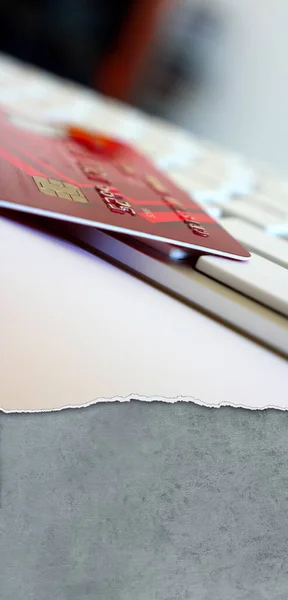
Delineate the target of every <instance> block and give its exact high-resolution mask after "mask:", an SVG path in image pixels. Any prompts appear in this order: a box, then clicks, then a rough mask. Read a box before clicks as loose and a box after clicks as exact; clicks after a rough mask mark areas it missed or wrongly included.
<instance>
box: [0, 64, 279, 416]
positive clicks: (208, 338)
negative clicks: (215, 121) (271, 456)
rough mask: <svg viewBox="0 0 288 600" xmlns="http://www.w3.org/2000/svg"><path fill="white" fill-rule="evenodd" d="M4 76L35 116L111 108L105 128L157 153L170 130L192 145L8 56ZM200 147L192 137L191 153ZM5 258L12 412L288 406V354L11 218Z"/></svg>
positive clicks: (6, 406)
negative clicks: (117, 404) (133, 402)
mask: <svg viewBox="0 0 288 600" xmlns="http://www.w3.org/2000/svg"><path fill="white" fill-rule="evenodd" d="M0 83H1V87H2V88H3V90H4V91H3V92H2V91H1V93H0V102H2V103H3V104H6V106H10V108H11V109H12V108H13V109H15V108H17V105H18V104H20V102H21V98H22V102H21V108H22V109H23V103H24V99H25V98H26V102H27V111H29V112H30V113H31V114H32V113H33V112H34V114H35V112H37V111H38V113H37V114H39V116H40V115H42V116H44V117H45V118H52V117H53V114H54V118H55V119H58V120H60V119H61V118H64V115H65V120H66V121H67V119H68V120H74V121H76V122H79V123H82V124H83V125H85V123H86V124H88V121H89V120H90V122H91V118H92V119H93V123H95V126H96V127H97V121H98V122H100V123H102V124H103V122H104V123H106V121H105V118H104V117H105V114H107V117H108V113H109V119H108V121H107V124H108V125H107V127H108V126H109V127H110V128H111V127H112V124H113V123H114V125H113V127H114V131H115V127H116V125H115V124H118V125H117V127H118V129H117V127H116V129H117V132H119V131H120V133H121V130H122V132H126V134H125V135H126V137H130V139H133V138H136V137H137V139H140V138H141V140H143V146H145V145H146V146H147V145H149V144H151V139H149V136H150V138H151V136H153V137H154V139H155V146H154V145H153V143H152V148H153V147H155V148H156V147H158V148H159V153H160V150H161V148H160V147H162V148H163V136H164V137H165V140H166V139H167V140H168V139H170V141H171V148H172V147H173V144H174V145H175V143H176V142H177V143H179V140H183V135H182V133H181V132H179V131H176V130H175V135H174V139H173V128H172V127H171V126H167V127H166V126H165V125H161V123H159V122H157V121H156V120H155V121H152V120H151V119H148V117H144V116H142V115H139V114H138V113H137V112H135V111H132V110H130V109H128V108H127V107H123V108H122V107H121V106H120V105H119V104H117V103H113V102H112V101H109V102H107V103H105V102H104V100H103V99H102V98H101V97H99V96H98V95H96V94H95V95H94V94H93V93H92V92H87V91H86V90H81V89H80V88H77V87H76V86H72V85H71V86H68V85H65V84H63V82H61V81H60V82H58V81H57V80H56V79H53V78H51V77H48V76H44V75H42V74H41V73H39V72H37V71H35V70H33V69H26V68H25V69H24V68H23V66H22V65H19V64H17V63H14V62H13V61H11V60H10V59H7V58H5V57H2V58H1V60H0ZM52 90H53V94H52ZM65 103H66V104H65ZM24 104H25V103H24ZM65 107H66V108H65ZM69 107H70V108H69ZM53 111H54V113H53ZM103 115H104V117H103ZM103 118H104V121H103ZM113 118H114V121H113ZM124 125H125V127H124ZM129 128H130V129H129ZM102 129H103V126H102ZM106 129H107V128H106ZM127 132H128V133H127ZM129 132H130V133H129ZM165 132H166V133H167V135H166V136H165ZM140 133H141V135H140ZM161 136H162V137H161ZM174 140H176V142H175V141H174ZM189 140H190V138H189V137H188V135H187V136H185V143H187V147H189ZM140 146H141V144H140ZM164 146H165V147H166V150H167V143H166V145H165V143H164ZM201 147H203V148H204V147H205V148H206V149H207V146H206V145H205V144H204V143H203V145H202V146H201V143H200V142H199V141H198V140H195V139H194V138H193V139H192V138H191V141H190V160H192V158H191V157H192V155H193V152H194V155H195V154H197V152H198V151H201ZM195 149H196V151H195ZM172 150H173V148H172ZM172 150H171V152H172ZM213 152H214V156H215V161H217V160H218V157H219V156H222V155H223V154H220V153H219V154H218V153H217V150H213V149H210V148H209V156H210V161H211V160H212V161H213ZM188 154H189V152H188ZM211 156H212V159H211ZM0 256H1V260H0V281H1V292H0V308H1V310H0V331H1V337H0V357H1V378H0V382H1V383H0V390H1V408H2V409H3V410H4V411H7V412H9V411H22V410H32V411H33V410H37V411H41V410H51V409H59V408H63V407H68V406H82V405H86V404H89V403H91V402H94V401H97V400H98V401H100V400H113V399H119V400H123V399H129V398H139V399H143V400H149V401H152V400H157V399H162V400H167V401H175V399H179V400H181V399H183V400H193V401H195V402H198V403H201V404H205V405H207V406H220V405H227V404H231V405H232V406H243V407H247V408H252V409H256V408H267V407H275V408H281V409H285V408H287V406H288V398H287V363H286V361H285V360H284V359H282V358H280V357H278V356H276V355H275V354H273V353H272V352H269V351H268V350H266V349H264V348H262V347H260V346H258V345H257V344H256V343H253V342H251V341H249V340H247V339H246V338H245V337H242V336H241V335H239V334H237V333H235V332H234V331H231V330H230V329H228V328H226V327H224V326H222V325H220V324H219V323H217V322H215V321H213V320H212V319H210V318H208V317H206V316H204V315H202V314H200V313H198V312H197V311H196V310H193V309H191V308H189V307H187V306H185V305H184V304H182V303H181V302H179V301H177V300H175V299H173V298H171V297H169V296H168V295H166V294H165V293H163V292H161V291H158V290H156V289H154V288H153V287H152V286H150V285H148V284H146V283H144V282H142V281H140V280H138V279H137V278H135V277H133V276H132V275H129V274H127V273H125V272H124V271H121V270H120V269H118V268H116V267H115V266H112V265H110V264H109V263H106V262H105V261H103V260H102V259H100V258H97V257H95V256H94V255H90V254H89V253H87V252H85V251H83V250H81V249H79V248H76V247H75V246H73V245H71V244H69V243H68V242H64V241H58V240H57V241H56V240H55V239H53V238H51V237H50V236H48V235H45V234H43V233H40V232H37V231H33V230H32V229H29V228H28V227H24V226H21V225H19V224H16V223H14V222H12V221H10V220H8V219H6V218H4V217H3V218H1V219H0Z"/></svg>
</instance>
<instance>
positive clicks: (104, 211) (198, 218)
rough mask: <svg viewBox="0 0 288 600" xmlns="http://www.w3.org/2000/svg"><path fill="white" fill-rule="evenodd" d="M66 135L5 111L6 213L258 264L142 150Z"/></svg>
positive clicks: (1, 189) (2, 185) (1, 129)
mask: <svg viewBox="0 0 288 600" xmlns="http://www.w3.org/2000/svg"><path fill="white" fill-rule="evenodd" d="M63 131H64V130H63ZM63 131H61V130H60V129H59V130H58V131H57V129H56V130H55V129H52V128H51V130H50V129H49V128H48V127H47V126H46V125H45V124H43V125H42V126H41V124H36V123H32V122H26V121H25V120H23V119H20V118H19V117H16V116H15V115H14V116H13V115H7V114H6V113H5V112H4V111H1V112H0V207H3V208H10V209H15V210H20V211H24V212H26V213H32V214H36V215H42V216H45V217H52V218H55V219H60V220H64V221H70V222H74V223H80V224H82V225H89V226H92V227H97V228H99V229H105V230H108V231H110V232H115V233H118V234H119V233H123V234H126V235H131V236H133V237H135V236H136V237H139V238H144V239H143V241H145V239H146V240H147V241H149V240H151V241H154V242H155V241H157V242H164V243H165V242H166V243H168V244H171V245H172V246H177V247H181V248H185V249H188V250H193V251H194V252H195V251H197V252H199V253H203V252H208V253H210V254H216V255H221V256H227V257H230V258H235V259H238V260H247V259H248V258H250V254H249V252H248V251H247V250H245V249H244V248H243V247H242V246H241V245H240V244H239V243H238V242H237V241H236V240H234V238H233V237H231V236H230V235H229V234H228V233H227V232H226V231H225V230H224V229H223V228H222V227H221V226H220V225H219V224H218V223H217V221H215V220H214V219H213V218H212V217H211V216H209V215H207V214H206V213H205V212H204V211H203V209H202V208H201V207H200V206H199V205H198V204H197V203H196V202H194V201H193V200H191V198H190V196H189V195H188V194H187V193H186V192H184V191H183V190H181V189H180V188H179V187H178V186H177V185H175V183H174V182H172V181H170V179H169V178H168V177H167V176H166V175H164V174H163V173H161V172H160V171H159V170H158V169H156V168H155V166H154V165H153V163H152V162H151V161H150V160H149V159H148V158H147V157H145V156H143V155H142V154H141V153H139V152H138V151H136V150H135V149H134V148H132V147H130V146H128V145H126V144H124V143H122V142H120V141H118V140H113V139H110V138H107V137H105V136H102V135H101V134H99V135H97V134H90V133H89V132H87V133H86V132H85V131H82V130H81V129H75V128H71V129H69V128H68V129H67V130H66V131H65V134H63Z"/></svg>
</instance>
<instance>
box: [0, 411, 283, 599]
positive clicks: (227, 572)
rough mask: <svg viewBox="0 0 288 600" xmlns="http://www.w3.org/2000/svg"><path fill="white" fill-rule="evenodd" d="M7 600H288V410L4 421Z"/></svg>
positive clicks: (1, 563)
mask: <svg viewBox="0 0 288 600" xmlns="http://www.w3.org/2000/svg"><path fill="white" fill-rule="evenodd" d="M0 425H1V510H0V515H1V542H0V569H1V592H0V598H1V600H176V599H179V600H287V598H288V560H287V552H288V510H287V509H288V502H287V497H288V469H287V466H288V465H287V462H288V461H287V450H288V436H287V425H288V414H287V413H283V412H276V411H264V412H250V411H244V410H240V409H231V408H227V407H226V408H221V409H218V410H215V409H207V408H202V407H199V406H196V405H193V404H182V403H181V404H176V405H165V404H161V403H159V404H158V403H152V404H148V403H147V404H146V403H138V402H132V403H131V404H118V403H115V404H107V405H96V406H93V407H90V408H86V409H81V410H69V411H63V412H61V413H50V414H49V413H48V414H42V415H37V414H34V415H33V414H32V415H29V414H27V415H25V414H22V415H4V414H2V415H0Z"/></svg>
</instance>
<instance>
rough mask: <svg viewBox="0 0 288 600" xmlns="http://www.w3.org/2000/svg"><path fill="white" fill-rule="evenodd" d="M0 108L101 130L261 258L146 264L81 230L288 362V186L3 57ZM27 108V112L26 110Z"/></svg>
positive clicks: (119, 259) (124, 247)
mask: <svg viewBox="0 0 288 600" xmlns="http://www.w3.org/2000/svg"><path fill="white" fill-rule="evenodd" d="M0 63H1V64H0V66H1V71H0V79H1V83H2V88H1V90H0V103H1V102H2V103H3V104H4V105H6V106H7V107H8V108H9V107H11V109H12V110H13V111H14V110H15V109H19V110H20V111H25V112H27V114H30V115H31V114H33V116H35V115H36V116H37V117H39V118H43V119H44V120H46V121H50V122H59V121H60V122H61V121H63V120H64V121H65V122H67V121H70V122H76V123H78V124H81V125H83V126H89V127H92V128H95V129H101V130H102V131H104V132H105V133H108V134H109V133H110V134H113V135H118V136H120V137H123V138H124V139H126V140H128V141H130V142H132V143H134V144H135V145H136V146H138V148H139V149H140V150H142V151H144V152H146V153H147V154H148V155H149V156H150V157H151V158H152V159H153V160H154V161H155V162H156V164H157V165H158V167H159V168H161V169H163V170H164V171H165V172H167V174H169V176H170V177H171V178H172V179H174V180H175V182H176V183H177V184H178V185H179V186H180V187H183V188H184V189H185V190H186V191H187V192H188V193H189V194H190V195H191V197H194V198H196V200H197V201H198V202H199V203H201V204H203V205H204V206H205V210H206V211H207V212H209V213H211V214H212V215H213V216H214V217H215V218H217V219H220V221H221V224H222V225H223V227H226V228H227V229H228V231H229V232H230V233H231V234H232V235H233V236H234V237H235V238H237V239H238V240H239V242H241V243H242V244H243V245H244V246H246V247H247V248H248V249H249V250H250V251H251V252H252V258H251V260H250V261H249V263H245V264H239V263H238V262H237V263H236V262H235V263H234V262H232V261H229V260H225V259H221V258H217V257H201V258H200V259H199V260H198V261H197V262H196V263H195V264H194V266H193V268H192V267H187V266H185V265H181V264H180V263H178V264H176V263H170V264H166V265H163V262H162V261H161V260H158V259H157V258H156V257H155V256H154V257H149V260H148V259H147V260H146V259H145V260H144V259H143V253H141V251H140V250H137V249H134V251H133V252H127V245H126V244H125V242H124V241H121V240H119V239H118V240H117V239H115V238H112V237H111V236H109V235H107V234H105V233H103V232H97V231H96V230H88V229H87V228H86V230H85V231H84V229H81V228H79V229H78V231H77V233H75V232H74V234H75V235H76V237H78V239H79V240H82V241H84V242H86V243H87V242H88V243H89V244H90V245H92V246H94V248H96V249H97V250H99V251H101V252H102V253H104V254H105V255H106V256H108V257H110V258H112V259H113V260H116V261H117V262H118V263H120V264H122V265H125V266H127V267H129V268H130V269H132V270H133V271H134V272H136V273H138V274H141V275H143V276H144V277H145V278H147V279H148V280H150V281H152V282H154V283H155V284H157V285H158V286H161V287H162V288H164V289H166V290H167V291H169V292H172V293H173V294H175V295H177V297H179V298H181V299H182V300H185V301H186V302H189V303H191V304H192V305H193V306H197V307H198V308H200V309H202V310H204V311H206V312H208V313H209V314H212V315H213V316H214V317H216V318H218V319H221V321H223V322H225V323H226V324H229V326H232V327H236V328H237V329H239V330H240V331H241V332H242V333H245V334H246V335H250V336H252V337H253V338H255V339H257V340H258V341H259V342H261V343H264V344H266V345H268V346H269V347H270V348H272V349H274V350H277V351H279V352H281V353H282V354H285V355H288V319H287V316H288V268H287V267H288V183H285V182H283V181H281V179H280V178H278V177H277V176H276V175H274V174H273V173H270V172H267V170H264V169H262V170H261V169H260V168H255V167H253V166H252V167H251V165H250V164H247V163H246V161H245V159H243V158H241V157H238V156H235V155H233V154H230V153H229V152H225V151H221V150H220V149H219V148H217V147H214V146H213V145H211V144H210V143H207V142H205V141H203V140H199V139H198V138H194V137H193V136H191V135H190V134H186V133H184V132H182V131H180V130H178V129H176V128H175V127H173V126H171V125H169V124H167V123H163V122H161V121H159V120H158V119H153V118H151V117H148V116H145V115H143V114H142V113H139V112H138V111H135V110H133V109H131V107H125V106H123V105H121V104H119V103H117V102H113V101H111V100H109V101H107V99H103V98H102V97H101V96H99V95H97V94H95V93H94V92H91V91H88V90H84V89H81V88H79V87H78V86H74V85H73V84H67V82H62V81H61V80H57V79H55V78H53V77H52V76H50V75H47V74H44V73H41V72H39V71H37V70H35V69H34V68H32V67H27V68H26V69H24V67H23V65H22V64H21V63H17V62H16V61H13V60H11V59H10V58H7V57H1V61H0ZM20 101H21V102H20Z"/></svg>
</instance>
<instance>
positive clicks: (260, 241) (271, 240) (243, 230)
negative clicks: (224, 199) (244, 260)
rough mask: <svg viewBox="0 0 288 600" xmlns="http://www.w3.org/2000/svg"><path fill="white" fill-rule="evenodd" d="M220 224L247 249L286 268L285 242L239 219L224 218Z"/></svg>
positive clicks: (286, 248) (287, 261)
mask: <svg viewBox="0 0 288 600" xmlns="http://www.w3.org/2000/svg"><path fill="white" fill-rule="evenodd" d="M221 225H222V227H224V229H226V230H227V231H228V233H230V234H231V235H232V236H233V237H234V238H235V239H236V240H238V242H240V244H243V246H244V247H246V248H247V250H251V252H255V253H256V254H259V255H260V256H263V258H267V260H271V261H272V262H275V263H276V264H277V265H279V266H280V267H285V268H286V269H288V244H287V242H284V241H283V240H279V239H278V238H276V237H272V236H269V235H267V233H264V232H263V231H261V229H258V227H254V225H250V224H249V223H245V221H240V220H239V219H231V218H230V219H229V218H225V219H222V220H221Z"/></svg>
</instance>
